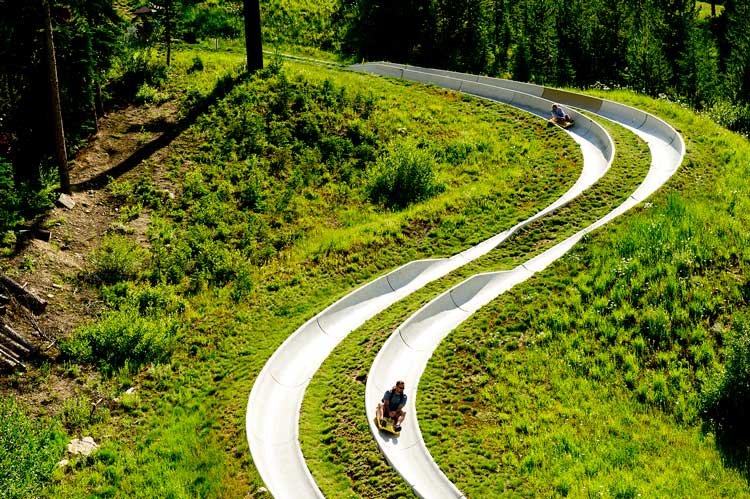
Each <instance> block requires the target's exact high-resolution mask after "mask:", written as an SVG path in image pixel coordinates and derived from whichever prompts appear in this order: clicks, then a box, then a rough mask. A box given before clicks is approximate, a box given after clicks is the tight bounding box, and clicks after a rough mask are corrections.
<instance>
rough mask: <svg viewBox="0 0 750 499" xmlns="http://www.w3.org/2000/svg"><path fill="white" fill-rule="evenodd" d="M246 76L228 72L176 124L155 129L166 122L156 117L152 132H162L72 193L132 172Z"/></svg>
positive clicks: (93, 187) (77, 187) (96, 187)
mask: <svg viewBox="0 0 750 499" xmlns="http://www.w3.org/2000/svg"><path fill="white" fill-rule="evenodd" d="M246 78H247V73H243V74H241V75H238V76H236V77H233V76H229V75H227V76H224V77H223V78H221V79H220V80H219V81H218V82H216V85H215V86H214V89H213V90H212V91H211V93H210V94H208V95H207V96H206V97H204V98H202V99H200V100H199V101H198V102H197V103H196V104H195V105H194V106H193V107H191V109H190V111H189V112H188V113H187V114H186V115H185V116H184V117H183V118H181V119H179V120H178V121H177V122H175V123H174V124H172V125H169V126H166V127H164V126H161V127H159V128H158V129H156V128H157V127H158V125H160V124H161V125H164V124H166V122H164V123H159V120H155V121H154V122H152V123H150V124H149V126H150V127H153V128H154V130H149V131H161V130H162V129H163V130H164V131H163V133H162V134H161V135H159V136H158V137H156V138H155V139H153V140H151V141H150V142H148V143H147V144H144V145H143V146H142V147H141V148H140V149H138V150H137V151H135V152H134V153H133V154H131V155H130V156H129V157H127V158H126V159H124V160H123V161H122V162H120V163H119V164H118V165H116V166H114V167H112V168H110V169H108V170H106V171H103V172H101V173H98V174H97V175H95V176H94V177H92V178H90V179H88V180H84V181H82V182H78V183H75V184H73V185H71V186H70V187H71V190H72V191H73V192H82V191H87V190H92V189H93V190H96V189H101V188H102V187H104V186H106V185H107V184H108V183H109V182H110V180H111V179H112V178H118V177H120V176H121V175H123V174H125V173H127V172H129V171H130V170H132V169H133V168H135V167H136V166H138V165H139V164H140V163H141V162H143V161H144V160H146V159H148V158H149V157H151V156H152V155H154V154H155V153H156V152H158V151H159V150H161V149H163V148H165V147H166V146H168V145H169V144H171V143H172V141H173V140H174V139H175V138H177V137H178V136H179V135H180V134H181V133H182V132H184V131H185V130H187V129H188V128H189V127H190V126H191V125H192V124H193V123H195V121H196V120H197V119H198V117H199V116H200V115H201V114H203V113H204V112H205V111H206V110H207V109H208V108H209V107H210V106H212V105H213V104H215V103H216V102H218V101H219V100H220V99H222V98H223V97H225V96H226V95H227V94H228V93H229V92H230V91H231V90H232V88H234V86H235V85H237V84H238V83H240V82H241V81H243V80H245V79H246ZM138 129H139V130H140V127H138ZM144 130H145V128H144Z"/></svg>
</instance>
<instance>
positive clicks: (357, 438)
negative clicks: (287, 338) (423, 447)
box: [300, 123, 650, 498]
mask: <svg viewBox="0 0 750 499" xmlns="http://www.w3.org/2000/svg"><path fill="white" fill-rule="evenodd" d="M605 126H606V127H607V128H608V131H609V132H610V134H611V135H612V137H613V139H614V140H615V141H616V147H617V150H618V155H617V157H616V160H615V162H614V163H613V165H612V167H611V169H610V170H609V172H607V174H605V176H604V177H603V178H602V179H601V180H600V182H598V183H597V184H596V185H595V186H593V187H592V188H591V189H589V190H588V191H587V192H585V193H584V194H583V195H582V196H580V197H579V198H578V199H576V200H574V201H573V202H571V203H569V204H568V205H566V206H565V207H563V208H561V209H559V210H557V211H556V212H554V213H553V214H551V215H549V216H548V217H545V218H543V219H541V220H538V221H535V222H534V223H532V224H531V225H530V226H528V227H527V228H524V229H523V230H521V231H519V233H518V234H516V236H514V237H513V238H512V239H511V240H509V241H508V242H506V243H505V244H503V245H501V246H499V247H498V248H496V249H495V250H493V251H492V252H490V254H488V255H486V256H484V257H482V258H480V259H478V260H477V261H475V262H472V263H470V264H468V265H466V266H465V267H462V268H461V269H458V270H456V271H454V272H452V273H451V274H450V275H448V276H446V277H444V278H442V279H440V280H438V281H436V282H434V283H431V284H429V285H428V286H426V287H425V288H423V289H422V290H420V291H417V292H415V293H414V294H413V295H411V296H410V297H408V298H406V299H404V300H402V301H401V302H399V303H397V304H396V305H394V306H393V307H391V308H390V309H388V310H386V311H384V312H382V313H381V314H379V315H378V316H377V317H375V318H373V319H372V320H371V321H369V322H368V323H366V324H365V325H364V326H362V327H361V328H360V329H359V330H357V331H354V332H352V333H351V334H350V335H349V336H348V337H347V338H346V339H345V340H344V341H343V342H342V343H341V344H340V345H339V346H338V347H337V348H336V349H335V350H334V352H333V353H332V354H331V356H330V357H329V358H328V359H327V360H326V362H325V363H324V364H323V366H322V367H321V370H320V371H319V373H318V374H316V376H314V377H313V380H312V382H311V384H310V387H309V388H308V391H307V393H306V396H305V401H304V404H303V411H302V415H301V422H300V426H301V435H300V440H301V442H302V451H303V454H304V455H305V457H306V459H307V463H308V466H310V468H311V471H312V473H313V476H314V477H315V479H316V481H317V482H318V485H319V486H320V487H321V490H322V491H323V493H324V495H326V497H373V498H375V497H398V496H399V495H403V496H407V497H412V494H411V492H410V491H409V489H408V487H406V486H404V485H403V481H402V480H400V479H398V478H396V479H394V477H393V476H392V472H391V471H390V468H388V466H387V463H386V462H385V459H384V458H383V457H382V455H381V454H380V453H379V451H378V449H377V446H376V444H375V442H374V440H373V438H372V436H371V434H370V432H369V427H368V426H367V420H366V418H367V417H371V416H372V413H373V410H374V408H365V407H364V406H363V399H364V383H365V381H366V375H367V373H368V371H369V366H370V365H371V364H372V361H373V360H374V358H375V355H376V354H377V352H378V350H379V349H380V347H381V346H382V344H383V343H384V341H385V340H386V339H387V337H388V336H389V335H390V334H391V333H392V332H393V331H394V330H395V328H396V327H397V326H398V325H400V324H401V323H402V322H403V321H404V320H406V319H407V318H408V317H409V316H410V315H411V314H413V313H414V312H416V310H418V309H419V307H421V306H422V305H424V304H425V303H426V302H428V301H429V300H430V299H432V298H434V297H435V296H437V295H438V294H439V293H440V292H442V291H444V290H445V289H448V288H450V287H452V286H454V285H456V284H458V283H459V282H461V281H462V280H464V279H466V278H468V277H469V276H471V275H474V274H476V273H479V272H488V271H495V270H506V269H510V268H513V267H515V266H517V265H519V264H520V263H522V262H524V261H525V260H526V259H528V258H529V257H530V256H533V255H534V254H538V253H540V252H541V251H543V250H545V249H547V248H549V247H551V246H552V245H553V244H554V243H556V242H559V241H561V240H563V239H564V238H565V237H567V236H569V235H572V234H573V233H575V232H576V231H578V230H580V229H581V228H582V227H584V226H586V225H588V224H590V223H591V222H593V221H595V220H597V219H598V218H600V217H602V216H603V215H605V214H606V213H608V212H609V211H610V210H611V209H612V208H613V207H614V206H617V205H618V204H620V203H621V202H622V201H624V200H625V199H626V198H627V196H628V195H629V194H630V193H631V192H632V191H633V190H635V188H636V187H637V185H638V184H639V183H640V181H641V180H642V178H643V177H644V176H645V174H646V172H647V171H648V167H649V163H650V155H649V154H648V150H647V148H646V144H645V143H643V142H642V141H641V140H640V139H638V138H637V137H635V136H634V135H633V134H631V133H630V132H627V131H626V130H624V129H623V128H621V127H619V126H616V125H612V124H606V123H605ZM458 369H459V370H462V371H464V372H465V373H466V372H467V371H468V372H469V373H471V371H472V370H473V367H472V366H467V365H461V366H459V367H458ZM418 396H419V397H425V398H427V399H428V400H430V401H436V402H438V401H440V400H450V397H451V393H448V394H439V395H438V394H433V393H430V392H424V391H422V390H420V392H419V394H418ZM330 401H332V403H331V405H330V406H329V405H328V402H330ZM321 408H322V409H321ZM365 409H366V410H365ZM440 413H441V411H440V410H439V408H437V407H434V406H431V407H430V408H429V409H428V411H427V412H422V411H421V409H420V414H428V419H434V423H435V424H436V425H437V426H439V427H442V430H440V432H441V433H444V434H446V435H449V434H450V432H452V431H453V430H452V429H450V421H449V420H446V419H445V418H442V417H439V415H440ZM421 422H422V419H421V418H420V423H421ZM421 424H423V423H421ZM446 426H447V428H446ZM423 428H424V426H423ZM475 450H476V449H473V448H472V447H471V446H469V447H467V448H466V452H467V454H468V455H471V454H472V453H473V452H474V451H475ZM470 461H472V462H473V461H475V459H474V458H473V457H472V458H471V459H470ZM476 478H479V477H476ZM394 480H395V481H397V482H398V483H401V484H402V485H401V487H400V488H392V487H393V485H392V484H393V483H394ZM480 497H486V496H480Z"/></svg>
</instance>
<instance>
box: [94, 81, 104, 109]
mask: <svg viewBox="0 0 750 499" xmlns="http://www.w3.org/2000/svg"><path fill="white" fill-rule="evenodd" d="M94 88H95V92H94V107H96V117H97V118H104V117H105V116H106V115H105V114H104V99H103V98H102V85H101V83H99V78H94Z"/></svg>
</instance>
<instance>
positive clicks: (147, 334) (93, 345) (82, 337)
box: [61, 309, 177, 374]
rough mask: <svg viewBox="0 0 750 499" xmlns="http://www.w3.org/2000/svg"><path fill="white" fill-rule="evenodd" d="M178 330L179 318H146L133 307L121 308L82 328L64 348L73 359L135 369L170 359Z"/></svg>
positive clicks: (104, 366) (112, 368)
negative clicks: (132, 308)
mask: <svg viewBox="0 0 750 499" xmlns="http://www.w3.org/2000/svg"><path fill="white" fill-rule="evenodd" d="M176 331H177V322H176V321H173V320H168V319H159V318H144V317H141V316H140V315H139V314H138V313H137V312H136V311H134V310H131V309H126V310H118V311H114V312H109V313H108V314H106V315H105V316H104V317H103V318H102V319H101V320H100V321H98V322H97V323H95V324H89V325H86V326H83V327H81V328H79V329H78V330H77V331H76V333H75V334H74V336H73V338H72V339H71V340H68V341H66V342H64V343H63V344H62V345H61V348H62V351H63V353H65V354H66V355H68V356H69V357H71V358H72V359H75V360H76V361H78V362H87V363H92V364H95V365H97V366H98V367H99V368H101V369H102V370H103V371H104V372H105V373H106V374H112V373H113V372H114V371H116V370H117V369H119V368H121V367H124V366H127V367H128V368H130V369H136V368H138V367H140V366H142V365H144V364H147V363H151V362H153V363H159V362H163V361H165V360H167V359H168V358H169V355H170V353H171V350H172V344H173V339H174V336H175V333H176Z"/></svg>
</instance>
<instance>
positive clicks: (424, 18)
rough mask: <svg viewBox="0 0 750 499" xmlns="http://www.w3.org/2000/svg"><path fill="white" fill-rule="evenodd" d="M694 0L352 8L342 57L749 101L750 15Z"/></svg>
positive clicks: (400, 0) (405, 3)
mask: <svg viewBox="0 0 750 499" xmlns="http://www.w3.org/2000/svg"><path fill="white" fill-rule="evenodd" d="M719 3H724V9H723V10H722V11H721V12H722V13H721V14H720V15H718V16H716V17H710V16H708V17H705V18H703V19H701V18H700V16H699V15H698V8H697V5H696V2H695V1H694V0H375V1H373V0H354V1H352V2H344V3H343V4H342V7H341V8H342V9H344V10H345V11H346V14H345V15H342V16H340V17H341V18H347V19H348V20H349V22H350V25H349V26H348V28H349V29H348V30H347V35H346V39H345V41H344V44H343V46H344V50H345V51H348V52H349V53H351V54H353V55H355V56H357V57H358V58H365V59H368V60H378V59H387V60H392V61H400V62H409V63H413V64H419V65H425V66H431V67H442V68H448V69H455V70H460V71H468V72H475V73H485V74H489V75H497V76H504V77H510V78H513V79H518V80H525V81H532V82H536V83H540V84H545V85H567V86H577V87H587V86H591V85H596V84H601V85H607V86H627V87H629V88H632V89H634V90H637V91H641V92H646V93H649V94H652V95H658V94H667V95H669V96H671V97H675V98H680V99H682V100H684V101H687V102H688V103H689V104H690V105H691V106H693V107H696V108H699V109H702V108H710V107H712V106H714V105H717V104H721V103H724V102H730V103H735V104H743V105H746V104H747V103H748V102H750V94H749V93H748V91H749V90H750V89H749V88H748V86H750V83H749V82H750V78H749V77H750V73H749V72H748V71H749V68H750V64H748V61H749V56H748V54H749V53H750V52H749V49H750V47H749V46H748V45H749V43H748V40H749V39H750V38H749V37H750V13H749V12H748V9H749V7H748V2H747V1H746V0H726V1H725V2H719Z"/></svg>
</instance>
